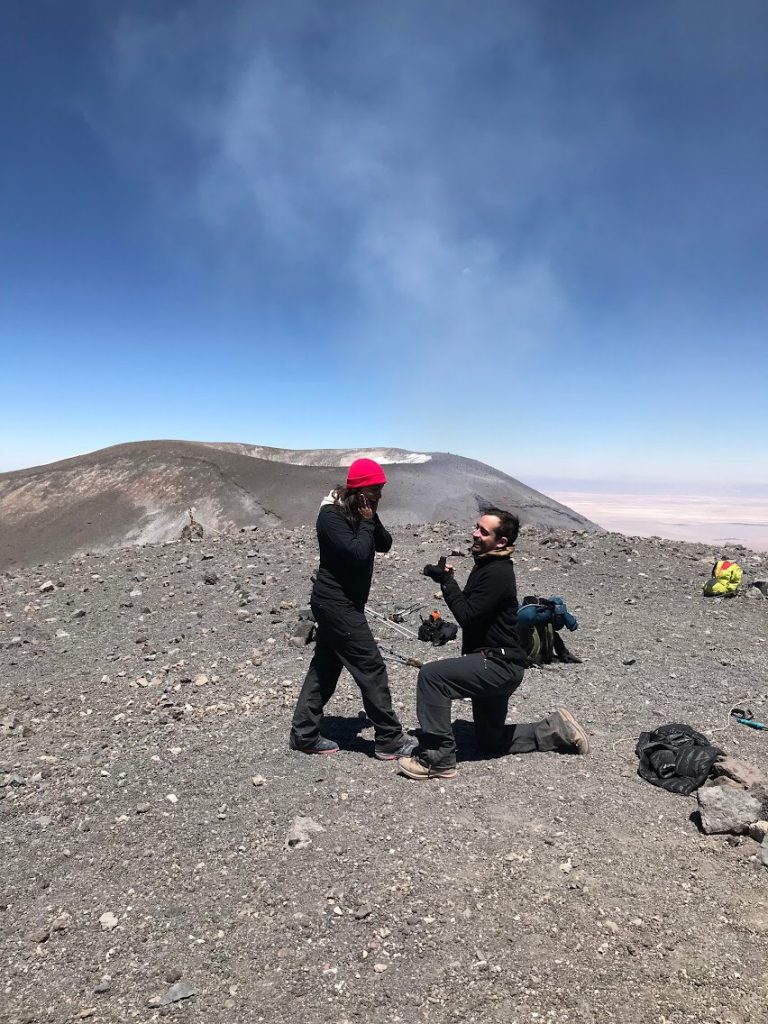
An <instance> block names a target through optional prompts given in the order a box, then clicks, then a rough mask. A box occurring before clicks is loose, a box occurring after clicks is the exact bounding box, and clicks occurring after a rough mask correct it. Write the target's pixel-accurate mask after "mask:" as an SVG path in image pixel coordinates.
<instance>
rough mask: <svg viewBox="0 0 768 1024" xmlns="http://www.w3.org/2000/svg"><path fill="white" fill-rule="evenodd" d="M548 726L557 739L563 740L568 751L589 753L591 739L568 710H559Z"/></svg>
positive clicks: (550, 718) (550, 717)
mask: <svg viewBox="0 0 768 1024" xmlns="http://www.w3.org/2000/svg"><path fill="white" fill-rule="evenodd" d="M548 724H549V727H550V729H551V730H552V733H553V734H554V736H555V738H556V739H558V740H561V741H562V744H563V746H564V747H565V748H566V749H568V750H573V751H574V752H575V753H577V754H588V753H589V737H588V736H587V734H586V732H585V731H584V728H583V726H581V725H579V723H578V722H577V721H576V719H575V717H574V715H573V712H572V711H569V710H568V708H563V707H560V708H558V709H557V711H555V713H554V714H553V715H550V716H549V720H548Z"/></svg>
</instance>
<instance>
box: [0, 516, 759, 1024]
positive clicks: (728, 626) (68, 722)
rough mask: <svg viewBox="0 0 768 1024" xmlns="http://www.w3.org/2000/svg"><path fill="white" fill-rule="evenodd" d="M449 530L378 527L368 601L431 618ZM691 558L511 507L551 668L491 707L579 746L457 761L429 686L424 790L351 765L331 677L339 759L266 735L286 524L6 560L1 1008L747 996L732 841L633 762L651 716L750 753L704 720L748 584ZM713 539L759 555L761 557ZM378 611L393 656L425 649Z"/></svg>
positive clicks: (724, 694) (302, 551) (461, 1012)
mask: <svg viewBox="0 0 768 1024" xmlns="http://www.w3.org/2000/svg"><path fill="white" fill-rule="evenodd" d="M381 514H382V518H383V520H384V521H385V523H386V522H387V508H386V502H385V503H384V504H383V505H382V509H381ZM468 526H469V523H465V522H462V524H461V525H451V524H450V523H444V522H440V523H436V524H433V525H420V526H414V527H407V526H398V527H395V528H394V529H393V535H394V547H393V549H392V552H391V553H390V554H389V555H387V556H383V557H381V556H380V557H379V558H378V563H377V571H376V576H375V580H374V589H373V593H372V596H371V607H373V608H375V609H376V610H378V611H380V612H382V613H391V612H392V611H394V610H395V608H396V607H403V606H406V605H409V604H412V603H415V602H422V603H423V606H424V608H423V610H424V612H425V613H426V612H427V611H429V610H431V609H432V608H435V607H437V608H440V609H441V610H442V611H443V612H444V613H445V612H446V609H445V606H444V605H442V604H441V602H440V601H439V600H438V598H437V597H435V596H434V584H432V583H431V582H430V581H429V580H428V579H426V578H424V577H423V576H422V575H420V572H421V568H422V566H423V565H424V563H426V562H434V561H435V560H436V558H438V557H439V556H440V555H442V554H449V555H450V554H451V552H455V554H454V555H453V556H452V558H451V560H452V561H453V563H454V564H455V566H456V572H457V577H458V578H459V580H460V581H463V580H464V579H465V578H466V575H467V573H468V571H469V569H470V567H471V560H470V559H469V558H468V557H466V556H465V555H464V554H463V553H462V552H465V551H466V549H467V538H468V530H467V528H468ZM715 554H717V552H713V551H711V550H709V549H707V548H704V547H701V546H694V545H685V544H678V543H671V542H663V541H659V540H654V539H650V540H641V539H637V538H627V537H622V536H620V535H616V534H604V535H599V534H590V533H586V532H570V531H552V530H549V531H547V530H537V529H533V528H529V529H526V530H524V531H523V533H522V534H521V536H520V538H519V542H518V544H517V548H516V556H515V564H516V568H517V575H518V584H519V590H520V594H521V595H524V594H527V593H540V594H545V595H547V594H557V595H561V596H563V597H564V598H565V599H566V601H567V602H568V605H569V607H570V609H571V610H572V611H573V612H574V613H575V614H576V615H577V617H578V619H579V622H580V628H579V630H578V631H577V632H576V633H574V634H567V635H566V637H565V638H566V641H567V643H568V645H569V647H570V648H571V649H572V650H573V651H574V652H575V653H577V654H579V655H580V656H581V657H582V658H583V659H584V663H583V664H582V665H562V666H561V665H553V666H549V667H546V668H543V669H535V670H529V671H528V672H527V673H526V677H525V681H524V683H523V685H522V686H521V688H520V689H519V691H518V692H517V693H516V694H515V696H514V697H513V698H512V701H511V711H510V717H511V719H512V720H534V719H536V718H537V717H539V716H541V715H543V714H544V713H546V712H547V711H549V710H552V709H554V707H555V706H557V705H558V704H561V703H564V704H566V705H567V706H568V707H570V708H571V709H572V710H573V711H574V712H575V714H576V715H577V716H578V718H579V719H580V720H581V721H582V722H583V723H584V725H585V726H586V728H587V730H588V732H589V734H590V737H591V740H592V743H593V747H594V749H593V752H592V753H591V754H590V755H589V756H587V757H584V758H580V757H572V756H570V757H569V756H558V755H554V754H531V755H528V756H526V757H513V758H506V759H499V760H493V761H487V760H482V759H481V758H479V756H478V754H477V752H476V750H475V748H474V744H473V739H472V729H471V725H470V723H469V718H470V715H469V706H468V705H466V704H463V703H461V702H459V703H456V704H455V705H454V710H455V718H456V732H457V736H458V740H459V746H460V763H459V769H460V771H459V774H458V777H457V778H456V779H455V780H453V781H451V782H443V783H440V782H429V783H415V782H411V781H409V780H407V779H405V778H403V777H401V776H398V775H397V774H396V771H395V769H394V768H393V766H392V765H388V764H382V763H381V762H379V761H376V760H375V759H374V758H373V756H372V752H373V743H372V734H371V731H370V729H369V728H367V725H366V721H365V719H364V717H363V716H362V715H361V701H360V698H359V694H358V692H357V690H356V688H355V686H354V684H353V683H352V681H351V680H350V678H349V677H348V676H346V674H345V675H343V676H342V680H341V683H340V685H339V689H338V692H337V694H336V696H335V697H334V699H333V700H332V702H331V703H330V705H329V706H328V709H327V710H328V715H327V718H326V724H325V731H326V733H327V734H328V735H329V736H333V737H334V738H336V739H337V740H338V741H339V742H340V743H341V745H342V748H343V749H342V750H341V752H340V753H339V754H337V755H335V756H333V757H326V758H321V757H307V756H305V755H301V754H296V753H292V752H290V751H289V750H288V748H287V743H286V740H287V735H288V728H289V722H290V717H291V713H292V708H293V705H294V702H295V699H296V695H297V692H298V689H299V687H300V685H301V682H302V679H303V677H304V673H305V671H306V669H307V665H308V663H309V660H310V658H311V655H312V647H311V645H310V646H306V647H305V646H300V647H297V646H294V645H293V643H292V642H291V640H290V637H291V636H292V634H293V633H294V631H295V627H296V623H297V618H298V612H299V609H300V608H301V607H302V606H304V605H305V604H306V603H307V600H308V596H309V591H310V576H311V574H312V572H313V570H314V568H315V566H316V564H317V556H316V542H315V536H314V530H313V528H312V527H311V526H302V527H294V528H291V527H288V526H285V525H284V524H276V525H266V526H262V527H260V528H258V529H249V530H246V531H243V532H241V533H238V534H236V535H234V536H230V537H223V538H218V537H214V536H212V535H209V536H206V537H205V538H204V539H203V541H202V542H201V543H196V544H191V543H183V542H181V541H177V542H174V543H168V544H158V545H146V546H141V547H135V548H132V549H127V550H122V551H118V552H110V553H106V554H101V555H96V554H90V555H88V554H81V555H79V556H77V557H73V558H71V559H68V560H64V561H60V562H57V563H51V564H47V565H38V566H35V567H30V568H26V569H15V570H14V569H12V570H10V571H8V572H6V573H5V574H4V575H2V576H1V577H0V723H1V724H0V863H2V873H0V1019H1V1020H2V1021H3V1022H7V1024H21V1022H27V1024H32V1022H35V1024H37V1022H46V1024H48V1022H56V1024H64V1022H73V1021H80V1020H91V1021H94V1022H105V1024H106V1022H110V1024H118V1022H119V1024H124V1022H130V1021H137V1022H149V1021H155V1020H159V1019H161V1018H163V1017H169V1018H170V1019H173V1020H179V1021H184V1022H188V1024H193V1022H195V1024H203V1022H205V1024H218V1022H222V1024H223V1022H248V1024H251V1022H254V1024H255V1022H260V1021H265V1022H266V1021H269V1022H272V1021H276V1020H277V1021H283V1022H288V1024H320V1022H334V1024H352V1022H358V1021H359V1022H363V1021H365V1022H382V1024H395V1022H409V1024H410V1022H413V1021H423V1022H434V1024H443V1022H453V1021H462V1022H473V1024H474V1022H477V1024H481V1022H493V1024H497V1022H498V1024H502V1022H503V1024H524V1022H525V1024H530V1022H538V1024H541V1022H548V1024H549V1022H551V1024H582V1022H583V1024H597V1022H599V1024H606V1022H616V1024H683V1022H691V1024H724V1022H730V1024H744V1022H747V1021H752V1022H758V1021H763V1020H765V1016H766V967H765V965H766V962H768V961H767V957H768V905H767V904H766V899H765V895H766V884H767V883H768V873H766V869H765V868H764V867H763V866H762V864H761V862H760V857H759V855H758V854H759V848H758V846H757V844H756V843H755V842H753V841H752V840H751V839H749V838H747V837H728V838H726V837H724V836H708V835H704V834H702V833H701V832H700V830H699V828H698V825H697V820H696V801H695V799H694V798H684V797H678V796H673V795H670V794H668V793H666V792H663V791H661V790H657V789H654V788H653V787H651V786H650V785H648V784H647V783H645V782H643V781H642V780H641V779H640V778H639V777H638V776H637V774H636V758H635V756H634V753H633V750H634V745H635V741H636V738H637V736H638V734H639V733H640V731H641V730H644V729H647V728H649V727H653V726H655V725H658V724H661V723H665V722H671V721H682V722H687V723H689V724H690V725H692V726H694V727H696V728H699V729H702V730H721V731H718V732H713V733H712V736H713V739H714V740H715V741H716V742H717V743H719V744H720V745H721V746H723V747H724V748H725V749H726V750H727V751H728V752H730V753H732V754H734V755H736V756H738V757H741V758H743V759H744V760H747V761H749V762H751V763H752V764H754V765H755V766H756V767H758V768H761V769H763V770H766V769H767V768H768V757H767V756H766V751H767V750H768V734H762V733H757V732H751V731H750V730H748V729H746V728H743V727H740V726H738V725H736V724H732V723H729V722H728V710H729V708H730V707H731V706H732V705H733V704H734V703H735V702H736V701H737V700H739V699H742V698H745V695H749V696H747V697H746V700H747V701H748V702H749V703H750V704H751V705H752V706H753V707H754V709H755V710H756V711H757V712H760V711H761V710H762V709H764V707H765V702H766V690H767V689H768V687H767V686H766V674H765V668H766V638H768V603H766V602H765V600H764V599H763V598H762V597H761V595H760V593H759V592H758V591H756V590H754V588H753V591H752V593H753V594H754V598H755V599H751V598H747V597H741V598H738V599H735V600H730V601H720V600H705V599H704V598H702V596H701V584H702V582H703V580H704V579H705V578H706V576H707V575H708V572H709V566H710V564H711V562H712V560H713V557H714V555H715ZM729 554H730V555H731V556H732V557H735V558H737V559H739V560H740V561H741V563H742V564H743V566H744V568H745V570H746V575H747V578H749V577H750V576H751V575H758V574H759V575H763V576H764V575H765V569H766V562H765V557H762V558H761V556H758V555H755V554H752V553H750V552H747V551H744V550H734V551H731V552H729ZM406 624H407V625H410V626H411V627H415V626H416V625H417V624H418V616H417V615H412V616H411V618H410V619H409V620H408V622H407V623H406ZM388 630H389V627H388V626H386V625H383V626H381V627H380V628H379V627H378V626H377V632H378V633H379V635H380V636H381V637H382V638H385V637H386V639H387V641H388V642H389V643H390V644H391V645H392V646H393V647H395V648H397V649H399V650H401V651H402V652H404V653H406V654H409V655H413V656H416V657H420V658H429V657H447V656H452V655H454V654H455V653H456V650H457V645H456V644H451V645H449V646H448V647H443V648H439V649H435V648H429V647H427V646H425V645H424V644H421V643H419V642H418V641H409V640H403V639H399V638H397V637H396V635H395V633H394V632H388ZM390 680H391V686H392V689H393V692H394V697H395V701H396V705H397V708H398V709H399V712H400V714H401V716H402V719H403V722H404V723H405V725H406V726H407V727H409V728H410V727H413V726H415V724H416V720H415V708H414V693H415V681H416V680H415V671H414V670H413V669H410V668H407V667H405V666H403V665H399V664H395V663H392V664H391V665H390ZM762 713H763V714H765V711H764V710H762ZM298 818H309V819H311V822H310V823H307V822H303V823H302V822H297V820H296V819H298ZM297 829H298V832H297ZM302 830H303V833H304V838H302V836H301V834H300V833H301V832H302ZM307 840H309V841H308V842H307Z"/></svg>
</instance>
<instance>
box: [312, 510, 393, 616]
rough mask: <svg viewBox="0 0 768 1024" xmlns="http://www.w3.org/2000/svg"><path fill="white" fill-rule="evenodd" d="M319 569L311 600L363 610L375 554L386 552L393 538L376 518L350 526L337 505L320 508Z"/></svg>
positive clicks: (371, 576)
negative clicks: (347, 604) (347, 605)
mask: <svg viewBox="0 0 768 1024" xmlns="http://www.w3.org/2000/svg"><path fill="white" fill-rule="evenodd" d="M317 540H318V543H319V545H320V568H319V569H318V571H317V578H316V580H315V585H314V588H313V590H312V600H313V601H320V602H321V603H324V602H329V601H330V602H339V601H344V600H345V599H346V600H347V601H349V602H351V603H352V604H353V605H354V606H355V608H356V609H357V610H358V611H362V610H363V609H364V608H365V602H366V601H367V600H368V594H369V592H370V589H371V579H372V578H373V560H374V558H375V556H376V552H377V551H381V552H385V551H389V549H390V548H391V547H392V537H391V536H390V534H389V533H388V532H387V530H385V529H384V527H383V526H382V525H381V520H380V519H379V517H378V516H377V515H375V516H374V517H373V519H361V520H360V522H359V523H358V524H357V526H355V525H353V524H352V523H350V521H349V520H348V519H347V517H346V516H345V515H344V513H343V512H342V510H341V508H340V507H339V506H338V505H332V504H330V503H329V504H327V505H323V506H322V507H321V508H320V512H319V514H318V517H317Z"/></svg>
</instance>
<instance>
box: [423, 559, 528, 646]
mask: <svg viewBox="0 0 768 1024" xmlns="http://www.w3.org/2000/svg"><path fill="white" fill-rule="evenodd" d="M442 591H443V597H444V598H445V600H446V602H447V604H448V607H449V608H450V609H451V612H452V613H453V615H454V616H455V618H456V621H457V622H458V624H459V625H460V626H461V629H462V641H461V653H462V654H473V653H475V652H477V651H486V652H488V651H496V652H499V653H500V652H501V651H502V650H503V654H501V653H500V656H501V657H503V658H505V659H506V660H509V661H514V662H515V663H516V664H518V665H522V666H525V664H526V658H525V651H524V650H523V648H522V646H521V644H520V638H519V636H518V633H517V607H518V605H517V584H516V583H515V569H514V566H513V565H512V559H511V558H510V557H509V555H484V556H482V557H481V558H478V559H476V560H475V567H474V569H473V570H472V572H471V573H470V574H469V579H468V580H467V585H466V586H465V587H464V590H463V591H462V590H461V588H460V587H459V585H458V583H457V582H456V580H455V579H454V578H453V576H452V575H451V576H449V577H448V579H447V580H445V582H444V583H443V584H442Z"/></svg>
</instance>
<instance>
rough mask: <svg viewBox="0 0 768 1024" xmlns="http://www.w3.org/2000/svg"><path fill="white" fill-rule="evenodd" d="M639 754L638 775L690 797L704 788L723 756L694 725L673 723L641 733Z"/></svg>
mask: <svg viewBox="0 0 768 1024" xmlns="http://www.w3.org/2000/svg"><path fill="white" fill-rule="evenodd" d="M635 753H636V754H637V756H638V757H639V758H640V764H639V765H638V769H637V774H638V775H639V776H640V777H641V778H642V779H645V781H646V782H650V783H651V785H652V786H660V787H661V789H668V790H669V792H670V793H679V794H680V795H681V796H688V795H689V794H690V793H692V792H693V791H694V789H699V787H700V786H703V785H704V783H705V782H706V780H707V778H708V776H709V773H710V771H711V770H712V765H713V764H714V763H715V761H716V760H717V759H718V757H720V755H721V754H722V753H723V752H722V750H720V748H719V747H716V746H714V745H713V744H712V743H710V741H709V740H708V739H707V737H706V736H704V735H703V733H700V732H696V730H695V729H692V728H691V727H690V725H684V724H681V723H679V722H672V723H671V724H670V725H660V726H659V727H658V728H657V729H654V730H653V732H643V733H640V738H639V739H638V741H637V746H636V747H635Z"/></svg>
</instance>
